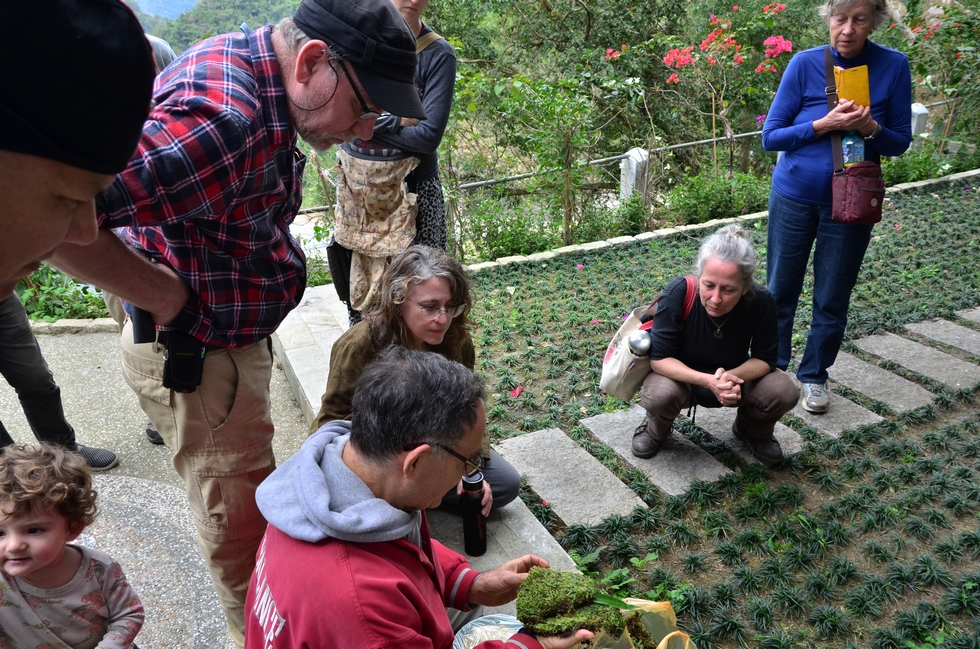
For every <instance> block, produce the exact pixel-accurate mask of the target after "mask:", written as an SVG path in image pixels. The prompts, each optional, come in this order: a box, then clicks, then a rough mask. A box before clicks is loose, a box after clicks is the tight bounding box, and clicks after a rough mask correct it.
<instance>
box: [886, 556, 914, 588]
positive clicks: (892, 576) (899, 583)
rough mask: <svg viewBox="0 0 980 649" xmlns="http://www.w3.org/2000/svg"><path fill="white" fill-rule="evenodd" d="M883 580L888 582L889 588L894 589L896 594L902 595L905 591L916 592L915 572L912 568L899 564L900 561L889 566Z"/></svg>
mask: <svg viewBox="0 0 980 649" xmlns="http://www.w3.org/2000/svg"><path fill="white" fill-rule="evenodd" d="M885 579H887V580H888V583H889V585H890V586H891V588H893V589H895V590H896V591H897V592H898V593H902V592H904V591H906V590H908V591H911V592H915V591H916V590H918V588H916V582H917V581H918V580H917V579H916V575H915V571H914V570H913V569H912V566H910V565H907V564H904V563H901V562H900V561H893V562H892V563H891V564H890V565H889V566H888V570H887V571H886V572H885Z"/></svg>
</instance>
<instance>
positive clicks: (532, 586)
mask: <svg viewBox="0 0 980 649" xmlns="http://www.w3.org/2000/svg"><path fill="white" fill-rule="evenodd" d="M604 592H605V591H604V589H603V588H602V586H600V585H599V583H598V582H597V581H595V580H594V579H592V578H591V577H586V576H585V575H579V574H575V573H572V572H561V571H558V570H549V569H547V568H539V567H537V566H535V567H533V568H531V570H530V572H529V573H528V576H527V579H525V580H524V583H523V584H521V589H520V590H519V591H518V592H517V618H518V619H519V620H520V621H521V623H522V624H523V625H524V626H526V627H527V628H528V629H530V630H532V631H534V632H535V633H540V634H542V635H568V634H570V633H573V632H575V631H577V630H578V629H588V630H590V631H601V630H605V631H609V632H610V633H615V634H616V635H620V634H622V632H623V628H624V621H623V615H622V613H620V611H619V610H618V609H615V608H611V607H609V606H604V605H602V604H595V603H594V601H595V598H596V597H598V596H599V595H601V594H602V593H604Z"/></svg>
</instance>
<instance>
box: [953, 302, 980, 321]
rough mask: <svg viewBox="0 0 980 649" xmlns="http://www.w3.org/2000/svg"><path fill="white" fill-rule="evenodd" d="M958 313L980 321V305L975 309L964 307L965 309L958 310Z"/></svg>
mask: <svg viewBox="0 0 980 649" xmlns="http://www.w3.org/2000/svg"><path fill="white" fill-rule="evenodd" d="M956 315H958V316H959V317H961V318H963V319H964V320H970V321H971V322H977V323H980V306H978V307H977V308H975V309H964V310H963V311H957V312H956Z"/></svg>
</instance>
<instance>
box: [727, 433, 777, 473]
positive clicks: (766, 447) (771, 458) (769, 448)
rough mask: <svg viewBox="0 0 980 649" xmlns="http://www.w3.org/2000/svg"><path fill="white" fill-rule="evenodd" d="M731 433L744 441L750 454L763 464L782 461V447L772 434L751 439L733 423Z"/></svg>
mask: <svg viewBox="0 0 980 649" xmlns="http://www.w3.org/2000/svg"><path fill="white" fill-rule="evenodd" d="M732 433H734V434H735V437H736V438H737V439H740V440H742V441H743V442H745V445H746V446H748V447H749V450H750V451H752V456H753V457H754V458H755V459H757V460H759V462H760V463H761V464H763V465H764V466H769V467H771V466H775V465H777V464H779V463H780V462H782V460H783V449H782V448H781V447H780V446H779V442H777V441H776V438H775V437H773V436H772V434H770V435H769V437H765V438H762V439H753V438H752V437H749V436H748V435H743V434H742V433H740V432H739V430H738V426H736V425H735V424H732Z"/></svg>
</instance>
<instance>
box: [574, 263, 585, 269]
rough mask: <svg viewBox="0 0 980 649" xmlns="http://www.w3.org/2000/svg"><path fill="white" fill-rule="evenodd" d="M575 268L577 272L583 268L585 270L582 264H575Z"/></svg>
mask: <svg viewBox="0 0 980 649" xmlns="http://www.w3.org/2000/svg"><path fill="white" fill-rule="evenodd" d="M575 268H576V269H578V270H582V269H583V268H585V265H584V264H577V265H576V266H575Z"/></svg>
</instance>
